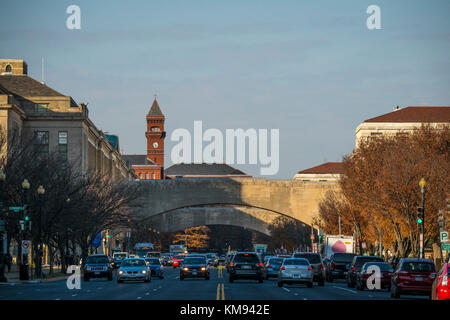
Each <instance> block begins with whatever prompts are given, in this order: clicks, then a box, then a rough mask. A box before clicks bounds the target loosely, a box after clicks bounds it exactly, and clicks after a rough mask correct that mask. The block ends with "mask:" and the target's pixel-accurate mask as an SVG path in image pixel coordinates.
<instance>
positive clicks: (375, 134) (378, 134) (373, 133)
mask: <svg viewBox="0 0 450 320" xmlns="http://www.w3.org/2000/svg"><path fill="white" fill-rule="evenodd" d="M382 134H383V133H381V132H371V133H370V135H371V136H372V137H373V136H381V135H382Z"/></svg>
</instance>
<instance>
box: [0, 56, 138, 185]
mask: <svg viewBox="0 0 450 320" xmlns="http://www.w3.org/2000/svg"><path fill="white" fill-rule="evenodd" d="M0 126H1V129H2V130H3V132H4V133H6V134H7V136H9V137H10V136H12V135H13V134H15V133H20V134H22V135H24V136H25V137H27V136H29V137H34V140H33V141H34V143H39V144H40V145H41V147H42V148H41V149H42V150H43V152H58V153H60V155H61V156H64V157H65V158H66V159H67V160H68V161H69V162H70V163H73V164H74V165H75V166H76V167H78V168H79V170H82V171H85V172H88V171H96V172H101V173H103V174H105V175H108V176H110V177H111V178H112V179H113V180H130V179H133V178H134V172H133V171H132V170H131V169H130V168H129V167H128V166H127V164H126V162H125V161H124V160H123V159H122V155H121V154H120V152H119V142H118V138H117V141H115V142H116V143H115V144H114V143H112V142H111V141H110V137H109V136H108V135H106V134H105V133H104V132H102V131H101V130H99V129H98V128H97V127H96V126H95V124H94V123H93V122H92V120H91V119H90V118H89V110H88V108H87V103H76V102H75V101H74V99H73V98H72V97H70V96H66V95H63V94H61V93H59V92H57V91H55V90H54V89H52V88H50V87H48V86H47V85H46V84H45V83H42V82H39V81H36V80H35V79H33V78H31V77H29V76H28V66H27V64H26V62H25V61H23V60H15V59H14V60H13V59H0Z"/></svg>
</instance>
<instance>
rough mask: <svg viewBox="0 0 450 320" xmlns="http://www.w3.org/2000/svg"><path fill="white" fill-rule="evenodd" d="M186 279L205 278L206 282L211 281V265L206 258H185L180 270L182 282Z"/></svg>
mask: <svg viewBox="0 0 450 320" xmlns="http://www.w3.org/2000/svg"><path fill="white" fill-rule="evenodd" d="M184 278H205V280H209V265H208V261H207V259H206V257H202V256H187V257H185V258H184V260H183V264H182V265H181V268H180V280H184Z"/></svg>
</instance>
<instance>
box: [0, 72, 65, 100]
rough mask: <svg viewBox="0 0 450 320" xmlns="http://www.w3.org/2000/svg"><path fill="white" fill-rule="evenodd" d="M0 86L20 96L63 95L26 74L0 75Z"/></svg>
mask: <svg viewBox="0 0 450 320" xmlns="http://www.w3.org/2000/svg"><path fill="white" fill-rule="evenodd" d="M0 86H1V87H3V88H4V89H6V90H7V91H8V92H10V93H12V94H14V95H16V96H20V97H58V96H59V97H64V95H63V94H61V93H59V92H57V91H55V90H53V89H52V88H50V87H47V86H46V85H45V84H42V83H40V82H39V81H36V80H34V79H33V78H30V77H29V76H27V75H0Z"/></svg>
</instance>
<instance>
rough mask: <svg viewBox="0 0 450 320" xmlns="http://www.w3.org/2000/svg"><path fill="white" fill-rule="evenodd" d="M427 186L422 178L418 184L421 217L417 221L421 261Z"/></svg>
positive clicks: (421, 257)
mask: <svg viewBox="0 0 450 320" xmlns="http://www.w3.org/2000/svg"><path fill="white" fill-rule="evenodd" d="M426 185H427V182H426V181H425V179H424V178H422V179H421V180H420V182H419V186H420V190H421V194H422V207H421V208H422V210H421V213H422V215H421V217H419V219H418V222H419V220H420V219H421V220H422V221H421V222H422V223H420V222H419V224H420V234H419V258H420V259H423V258H424V246H425V239H424V238H425V187H426Z"/></svg>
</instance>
